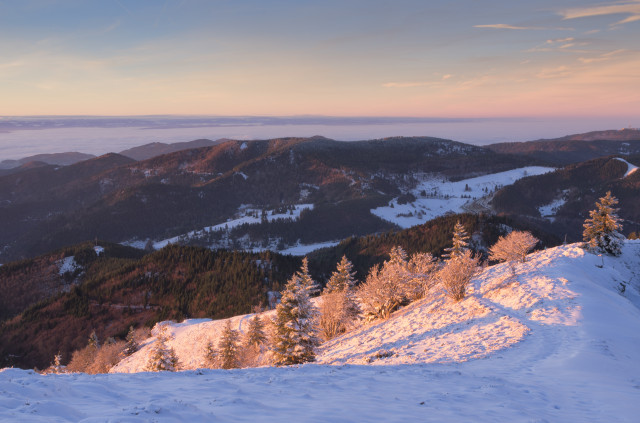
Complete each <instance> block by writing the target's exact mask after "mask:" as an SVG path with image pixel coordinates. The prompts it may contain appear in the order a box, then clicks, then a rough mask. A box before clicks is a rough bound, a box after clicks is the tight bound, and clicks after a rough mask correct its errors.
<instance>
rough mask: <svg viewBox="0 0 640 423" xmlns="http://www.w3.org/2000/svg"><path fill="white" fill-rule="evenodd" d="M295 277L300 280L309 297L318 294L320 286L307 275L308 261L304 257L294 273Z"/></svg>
mask: <svg viewBox="0 0 640 423" xmlns="http://www.w3.org/2000/svg"><path fill="white" fill-rule="evenodd" d="M296 276H297V277H298V279H300V282H301V283H302V286H303V287H304V288H305V289H306V290H307V292H308V293H309V296H316V295H318V294H319V293H320V284H319V283H317V282H316V281H314V280H313V278H312V277H311V275H310V274H309V260H308V259H307V258H306V257H305V258H303V259H302V266H301V267H300V270H299V271H297V272H296Z"/></svg>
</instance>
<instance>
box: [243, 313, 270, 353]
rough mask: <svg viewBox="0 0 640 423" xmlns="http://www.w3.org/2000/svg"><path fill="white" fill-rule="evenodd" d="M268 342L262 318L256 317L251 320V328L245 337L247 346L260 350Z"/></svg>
mask: <svg viewBox="0 0 640 423" xmlns="http://www.w3.org/2000/svg"><path fill="white" fill-rule="evenodd" d="M266 341H267V335H266V334H265V332H264V323H262V320H261V319H260V316H255V317H254V318H253V319H251V320H249V328H248V329H247V333H246V335H245V346H247V347H254V348H259V347H260V345H262V344H264V343H265V342H266Z"/></svg>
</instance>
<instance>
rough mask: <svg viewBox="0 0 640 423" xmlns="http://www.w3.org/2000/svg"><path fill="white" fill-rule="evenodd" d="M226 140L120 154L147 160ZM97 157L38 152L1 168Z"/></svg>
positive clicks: (136, 149)
mask: <svg viewBox="0 0 640 423" xmlns="http://www.w3.org/2000/svg"><path fill="white" fill-rule="evenodd" d="M224 141H225V140H218V141H211V140H205V139H200V140H194V141H188V142H176V143H173V144H165V143H163V142H152V143H149V144H144V145H141V146H139V147H134V148H129V149H127V150H123V151H121V152H120V153H118V154H120V155H122V156H125V157H129V158H131V159H133V160H146V159H150V158H152V157H156V156H161V155H163V154H169V153H175V152H176V151H182V150H188V149H190V148H199V147H211V146H212V145H216V144H219V143H221V142H224ZM95 157H96V156H94V155H93V154H84V153H78V152H68V153H52V154H38V155H35V156H29V157H24V158H22V159H18V160H3V161H1V162H0V169H5V170H6V169H15V168H18V167H20V166H23V165H28V164H30V163H34V162H35V163H40V164H42V163H44V164H50V165H59V166H68V165H72V164H74V163H78V162H81V161H84V160H89V159H93V158H95Z"/></svg>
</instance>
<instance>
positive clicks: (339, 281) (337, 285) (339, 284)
mask: <svg viewBox="0 0 640 423" xmlns="http://www.w3.org/2000/svg"><path fill="white" fill-rule="evenodd" d="M354 276H355V272H353V264H351V262H350V261H349V260H348V259H347V256H344V255H343V256H342V260H340V263H338V267H337V268H336V271H335V272H333V274H332V275H331V277H330V278H329V281H328V282H327V286H326V288H325V293H329V292H336V291H344V290H345V289H347V288H353V286H354V285H355V283H356V280H355V278H354Z"/></svg>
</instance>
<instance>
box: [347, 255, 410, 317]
mask: <svg viewBox="0 0 640 423" xmlns="http://www.w3.org/2000/svg"><path fill="white" fill-rule="evenodd" d="M389 276H390V275H389V274H388V272H387V271H386V269H385V268H384V267H382V268H381V267H379V266H374V267H373V268H371V270H370V271H369V274H368V275H367V279H366V280H365V282H364V283H363V284H362V285H360V289H359V290H358V297H359V298H360V302H361V304H362V311H363V313H364V315H365V318H366V319H367V320H373V319H378V318H380V319H388V318H389V316H391V313H393V312H394V311H395V310H396V309H397V308H398V307H400V305H402V303H403V301H404V291H403V287H402V285H401V284H399V283H398V281H397V279H396V278H394V277H389Z"/></svg>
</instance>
